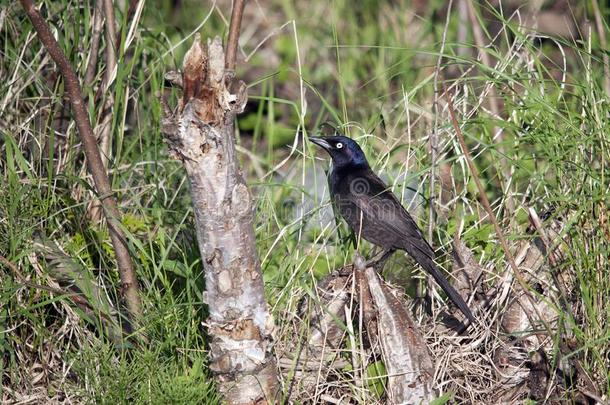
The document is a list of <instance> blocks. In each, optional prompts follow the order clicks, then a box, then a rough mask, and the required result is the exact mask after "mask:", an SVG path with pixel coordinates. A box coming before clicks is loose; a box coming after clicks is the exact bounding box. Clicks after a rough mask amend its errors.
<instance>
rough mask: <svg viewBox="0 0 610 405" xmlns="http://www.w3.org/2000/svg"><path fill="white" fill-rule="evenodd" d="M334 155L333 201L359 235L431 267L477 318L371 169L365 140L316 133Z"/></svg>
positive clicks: (463, 308) (449, 292)
mask: <svg viewBox="0 0 610 405" xmlns="http://www.w3.org/2000/svg"><path fill="white" fill-rule="evenodd" d="M310 140H312V141H313V142H314V143H316V144H318V145H319V146H321V147H323V148H324V149H325V150H326V151H327V152H328V153H329V154H330V155H331V157H332V160H333V168H332V170H331V172H330V174H329V186H330V195H331V198H332V200H333V203H334V205H335V207H336V209H337V210H338V212H339V213H340V214H341V216H342V217H343V218H344V219H345V221H346V222H347V224H348V225H349V226H350V228H351V229H352V230H353V231H354V233H355V234H356V237H357V238H363V239H365V240H367V241H369V242H371V243H373V244H375V245H377V246H380V247H381V248H383V249H384V250H386V251H392V250H396V249H400V250H404V251H405V252H407V253H408V254H409V255H411V256H412V257H413V258H414V259H415V261H416V262H417V263H419V265H420V266H422V267H423V269H424V270H426V271H427V272H428V273H430V275H432V277H433V278H434V280H436V282H437V283H438V284H439V285H440V286H441V288H442V289H443V290H444V291H445V293H447V295H448V296H449V298H450V299H451V300H452V301H453V302H454V303H455V304H456V305H457V306H458V308H459V309H460V310H461V311H462V312H463V313H464V315H465V316H466V317H467V318H468V319H469V320H471V321H473V322H474V320H475V318H474V316H473V315H472V312H471V311H470V309H469V308H468V305H467V304H466V302H464V299H463V298H462V297H461V296H460V295H459V293H458V292H457V291H456V290H455V289H454V288H453V286H451V284H449V282H448V281H447V279H445V277H444V276H443V274H442V273H441V271H440V270H439V269H438V267H437V266H436V264H435V263H434V256H435V255H434V250H433V249H432V247H431V246H430V244H429V243H428V242H427V241H426V239H425V238H424V236H423V234H422V232H421V230H420V229H419V227H418V226H417V224H416V223H415V221H414V220H413V218H412V217H411V215H409V213H408V212H407V210H406V209H405V208H404V207H403V206H402V204H400V202H399V201H398V199H397V198H396V196H394V194H393V193H392V191H391V190H390V189H389V188H388V186H387V185H386V184H385V183H384V182H383V181H382V180H381V179H380V178H379V177H378V176H377V175H376V174H375V173H374V172H373V171H372V170H371V168H370V166H369V164H368V162H367V161H366V157H365V156H364V153H363V152H362V149H360V146H359V145H358V144H357V143H356V142H355V141H354V140H352V139H350V138H347V137H344V136H331V137H323V138H313V137H310Z"/></svg>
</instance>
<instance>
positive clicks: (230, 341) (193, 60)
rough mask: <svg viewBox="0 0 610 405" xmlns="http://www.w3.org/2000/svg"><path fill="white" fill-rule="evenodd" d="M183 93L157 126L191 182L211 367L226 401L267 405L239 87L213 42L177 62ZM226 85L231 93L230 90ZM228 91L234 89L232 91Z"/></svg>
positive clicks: (266, 346)
mask: <svg viewBox="0 0 610 405" xmlns="http://www.w3.org/2000/svg"><path fill="white" fill-rule="evenodd" d="M182 84H183V96H182V99H181V101H180V105H179V106H178V111H177V113H176V114H175V115H173V114H170V115H169V116H167V115H166V117H165V119H164V122H163V127H164V132H165V134H166V136H167V138H166V139H167V141H168V144H169V147H170V149H171V151H172V153H173V155H174V156H175V157H176V158H177V159H179V160H181V161H182V162H183V164H184V167H185V169H186V173H187V176H188V179H189V183H190V194H191V198H192V203H193V207H194V211H195V221H196V227H197V229H196V231H197V240H198V243H199V250H200V252H201V256H202V258H203V266H204V270H205V280H206V292H205V296H204V301H205V302H206V303H207V305H208V308H209V318H208V319H207V321H206V326H207V328H208V333H209V335H210V339H211V341H210V369H211V370H212V371H213V372H214V374H215V378H216V381H217V383H218V387H219V389H220V391H221V393H222V395H223V397H224V400H225V401H226V402H228V403H231V404H252V403H255V404H259V403H274V402H275V401H276V393H277V391H278V389H277V385H278V383H277V375H276V366H275V362H274V358H273V355H272V351H271V343H272V338H271V334H272V332H273V329H274V322H273V319H272V317H271V315H270V313H269V310H268V308H267V304H266V303H265V299H264V291H263V280H262V275H261V271H260V262H259V258H258V254H257V252H256V246H255V238H254V228H253V203H252V199H251V197H250V192H249V191H248V187H247V186H246V184H245V182H244V179H243V178H242V175H241V173H240V169H239V163H238V160H237V155H236V152H235V144H234V139H233V135H234V120H235V115H236V114H238V113H240V112H242V111H243V109H244V107H245V104H246V99H247V95H246V86H245V84H244V83H243V82H241V81H239V82H237V83H233V81H232V75H231V74H229V73H228V72H226V71H225V53H224V51H223V48H222V43H221V40H220V38H218V37H216V38H214V40H208V42H207V46H204V45H203V44H202V43H201V42H200V40H199V37H197V38H196V39H195V42H194V43H193V45H192V47H191V49H190V50H189V51H188V52H187V54H186V55H185V57H184V71H183V75H182ZM230 87H231V89H230ZM232 88H234V90H232Z"/></svg>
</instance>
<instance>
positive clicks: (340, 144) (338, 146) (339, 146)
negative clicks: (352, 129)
mask: <svg viewBox="0 0 610 405" xmlns="http://www.w3.org/2000/svg"><path fill="white" fill-rule="evenodd" d="M342 147H343V144H342V143H341V142H337V144H336V145H335V148H337V149H341V148H342Z"/></svg>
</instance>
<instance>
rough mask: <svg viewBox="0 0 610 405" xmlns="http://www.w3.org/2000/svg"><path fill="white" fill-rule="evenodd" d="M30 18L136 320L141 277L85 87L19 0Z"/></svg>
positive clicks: (28, 0)
mask: <svg viewBox="0 0 610 405" xmlns="http://www.w3.org/2000/svg"><path fill="white" fill-rule="evenodd" d="M20 2H21V5H22V6H23V8H24V10H25V12H26V13H27V15H28V17H29V19H30V20H31V21H32V24H33V25H34V28H35V29H36V32H37V33H38V37H39V38H40V41H41V42H42V43H43V45H44V47H45V48H46V49H47V51H48V52H49V54H50V55H51V58H53V60H54V61H55V63H56V64H57V67H58V69H59V71H60V73H61V75H62V76H63V78H64V81H65V86H66V93H67V94H68V97H69V98H70V104H71V105H72V111H73V113H74V120H75V121H76V126H77V128H78V134H79V136H80V138H81V141H82V143H83V149H84V151H85V156H86V158H87V167H88V168H89V172H90V173H91V176H92V177H93V181H94V183H95V188H96V191H97V193H98V196H99V198H100V200H101V202H102V206H103V207H104V215H105V216H106V219H107V221H108V228H109V232H110V239H111V241H112V246H113V247H114V251H115V253H116V259H117V265H118V268H119V274H120V277H121V283H122V288H121V291H122V294H123V298H124V299H125V301H126V304H127V308H128V310H129V313H130V315H131V317H132V319H133V320H137V319H138V318H139V317H140V314H141V304H140V296H139V293H138V281H137V278H136V274H135V271H134V269H133V265H132V262H131V257H130V255H129V250H128V248H127V241H126V238H125V234H124V233H123V231H122V229H121V222H120V213H119V210H118V208H117V203H116V200H115V198H114V196H113V194H112V189H111V186H110V180H109V179H108V175H107V174H106V171H105V169H104V165H103V163H102V159H101V157H100V152H99V149H98V147H97V143H96V141H95V137H94V136H93V130H92V129H91V123H90V121H89V115H88V114H87V110H86V107H85V103H84V101H83V97H82V91H81V87H80V84H79V82H78V78H77V76H76V73H74V70H73V69H72V66H70V62H69V61H68V59H67V58H66V56H65V55H64V53H63V51H62V50H61V48H60V47H59V44H58V43H57V41H56V40H55V38H54V37H53V33H52V32H51V29H50V28H49V26H48V25H47V23H46V22H45V21H44V19H43V18H42V16H41V15H40V13H39V12H38V10H36V8H35V7H34V4H33V2H32V0H20Z"/></svg>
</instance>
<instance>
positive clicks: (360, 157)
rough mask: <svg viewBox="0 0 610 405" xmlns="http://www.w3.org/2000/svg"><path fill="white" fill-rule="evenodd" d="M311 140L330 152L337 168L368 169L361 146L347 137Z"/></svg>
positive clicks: (310, 138) (326, 137)
mask: <svg viewBox="0 0 610 405" xmlns="http://www.w3.org/2000/svg"><path fill="white" fill-rule="evenodd" d="M309 140H310V141H311V142H313V143H315V144H316V145H318V146H320V147H321V148H323V149H324V150H325V151H326V152H328V154H329V155H330V157H331V158H332V160H333V164H334V165H335V167H352V166H353V167H368V165H369V164H368V162H367V161H366V156H365V155H364V152H363V151H362V149H361V148H360V145H358V144H357V143H356V141H354V140H353V139H351V138H348V137H347V136H341V135H335V136H322V137H316V136H310V137H309Z"/></svg>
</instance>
